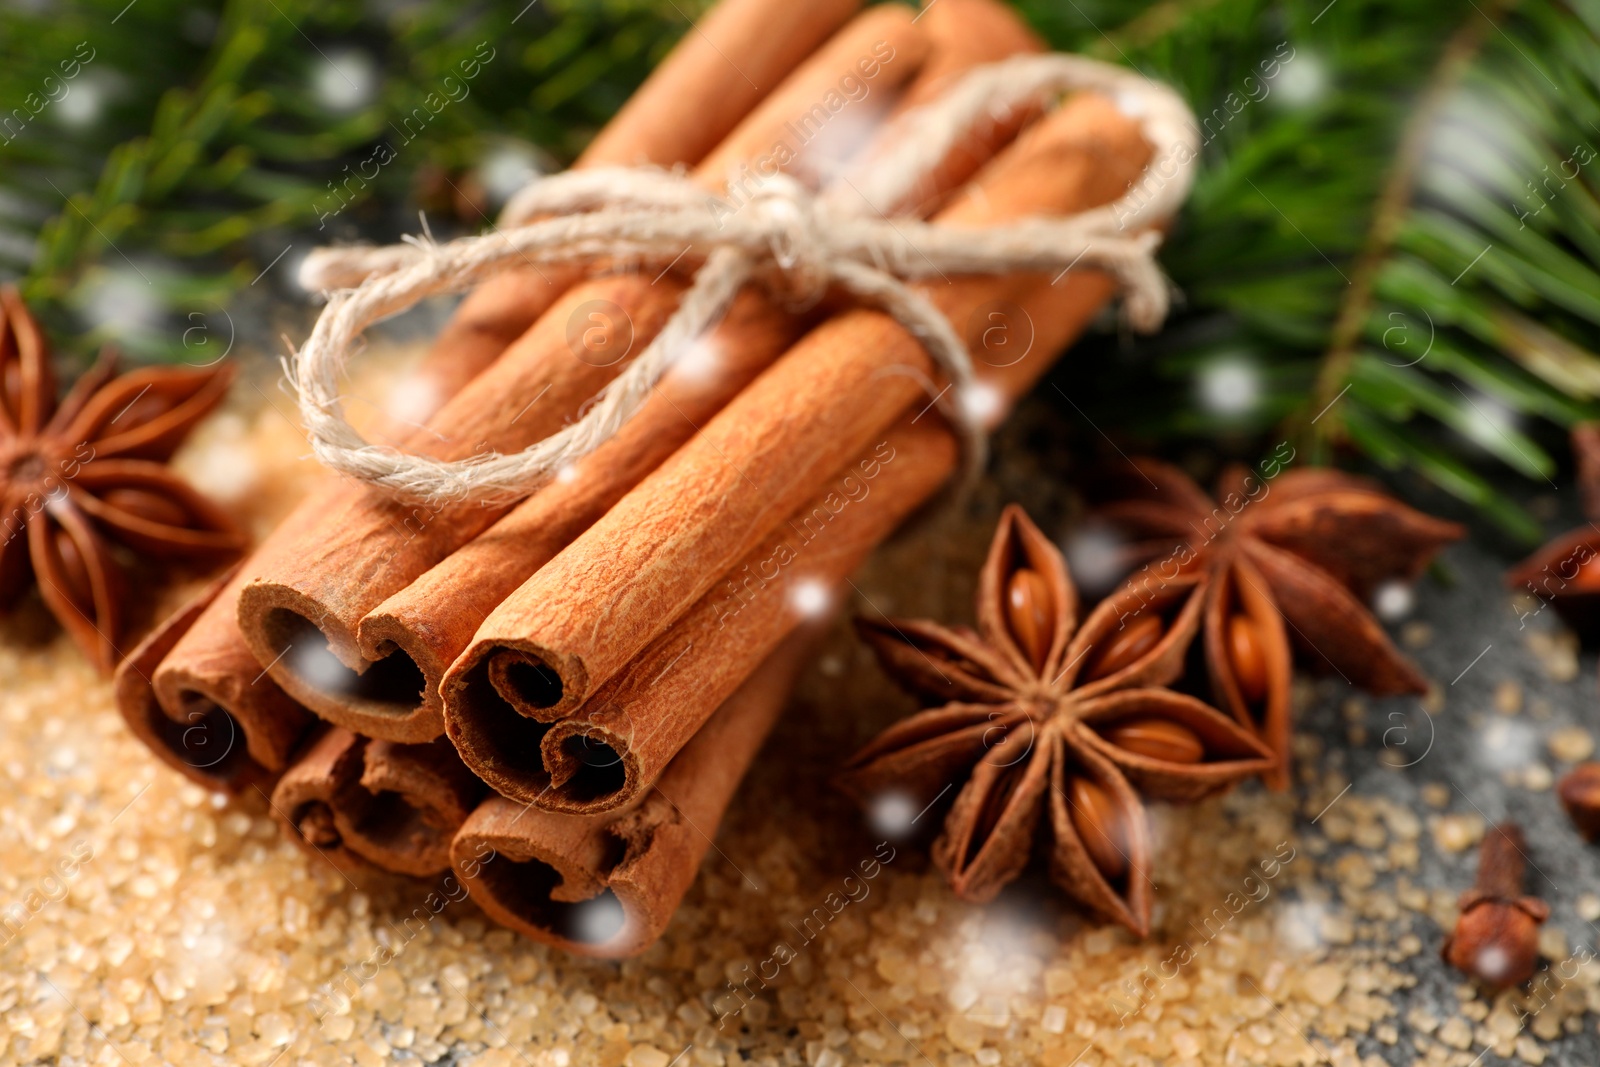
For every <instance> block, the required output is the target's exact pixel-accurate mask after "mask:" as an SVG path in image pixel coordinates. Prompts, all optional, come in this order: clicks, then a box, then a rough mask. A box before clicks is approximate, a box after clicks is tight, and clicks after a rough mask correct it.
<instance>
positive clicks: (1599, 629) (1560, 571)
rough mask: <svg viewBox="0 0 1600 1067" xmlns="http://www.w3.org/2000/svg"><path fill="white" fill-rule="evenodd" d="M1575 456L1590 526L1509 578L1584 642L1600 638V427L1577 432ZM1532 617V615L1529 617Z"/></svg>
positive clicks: (1537, 554)
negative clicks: (1544, 604)
mask: <svg viewBox="0 0 1600 1067" xmlns="http://www.w3.org/2000/svg"><path fill="white" fill-rule="evenodd" d="M1572 456H1573V459H1574V460H1575V461H1576V466H1577V481H1578V491H1579V495H1580V497H1581V499H1582V501H1583V514H1584V517H1585V518H1586V519H1587V520H1588V522H1587V523H1586V524H1585V525H1583V526H1579V527H1578V528H1577V529H1575V530H1571V531H1568V532H1567V533H1564V534H1562V535H1561V536H1559V537H1557V538H1555V539H1553V540H1551V541H1550V542H1549V543H1547V544H1545V545H1544V546H1543V547H1541V548H1540V549H1539V550H1538V551H1537V552H1535V553H1534V554H1533V555H1531V556H1529V557H1528V558H1527V559H1525V560H1523V561H1522V562H1521V563H1519V564H1517V565H1516V566H1515V567H1512V568H1511V569H1510V570H1509V571H1507V572H1506V585H1507V586H1509V587H1510V588H1512V589H1515V590H1519V591H1521V592H1525V593H1529V594H1531V595H1533V596H1535V597H1537V598H1538V599H1539V600H1540V601H1541V602H1542V603H1541V607H1542V604H1543V603H1548V604H1550V605H1552V606H1554V607H1555V609H1556V611H1557V612H1559V613H1560V614H1561V617H1562V618H1564V619H1566V620H1567V623H1568V624H1569V625H1570V626H1571V627H1572V628H1573V629H1574V630H1575V631H1577V633H1578V635H1579V636H1580V637H1583V638H1585V639H1589V640H1592V639H1594V638H1595V637H1596V636H1597V635H1600V423H1594V422H1588V423H1581V424H1579V425H1578V426H1575V427H1573V430H1572ZM1530 614H1531V613H1530Z"/></svg>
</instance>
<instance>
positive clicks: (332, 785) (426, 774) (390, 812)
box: [272, 726, 486, 876]
mask: <svg viewBox="0 0 1600 1067" xmlns="http://www.w3.org/2000/svg"><path fill="white" fill-rule="evenodd" d="M485 791H486V790H485V789H484V785H483V783H482V782H480V781H479V780H478V779H477V778H476V777H474V776H473V774H472V772H471V771H469V770H467V768H466V767H465V766H463V765H462V763H461V759H460V757H459V756H457V755H456V752H455V749H454V748H453V747H451V746H450V745H449V744H448V743H446V742H444V741H443V740H439V741H434V742H430V743H428V744H422V745H397V744H393V743H391V742H388V741H369V740H368V739H367V738H364V737H357V736H356V735H355V734H352V733H350V732H349V731H348V730H342V729H340V728H338V727H337V726H332V727H327V728H325V729H323V730H321V731H320V732H319V733H318V734H317V735H316V736H314V738H313V739H312V740H311V741H310V743H308V744H307V745H306V747H305V750H304V752H303V753H302V754H301V755H300V756H299V758H298V759H297V760H296V761H295V763H294V765H293V766H291V767H290V768H289V769H288V770H287V771H285V772H284V774H283V777H282V778H280V779H278V784H277V787H276V788H274V789H273V791H272V810H273V814H274V815H276V816H277V818H278V821H279V822H280V823H282V824H283V825H284V827H285V829H286V830H287V831H288V833H289V837H290V838H291V839H292V840H294V841H295V842H296V843H297V844H299V845H300V846H301V847H303V848H305V849H306V850H307V851H308V852H315V853H317V854H318V855H321V856H323V857H325V858H326V859H327V860H328V861H329V862H331V863H332V864H333V865H334V866H336V867H338V868H339V869H341V870H351V869H354V868H358V867H361V866H364V864H365V863H371V864H375V865H376V866H378V867H382V868H383V869H384V870H388V871H394V872H396V873H399V874H411V875H417V876H422V875H428V874H436V873H438V872H439V871H443V870H447V869H448V868H449V867H450V842H451V839H452V838H454V837H455V834H456V831H457V830H459V829H460V828H461V824H462V823H464V822H465V821H466V819H467V816H468V815H469V814H470V813H471V812H472V809H473V808H474V807H475V806H476V805H477V803H478V801H479V800H481V799H482V797H483V794H484V792H485Z"/></svg>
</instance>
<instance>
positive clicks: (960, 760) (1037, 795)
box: [841, 506, 1272, 935]
mask: <svg viewBox="0 0 1600 1067" xmlns="http://www.w3.org/2000/svg"><path fill="white" fill-rule="evenodd" d="M1206 581H1208V578H1207V577H1206V576H1205V575H1201V574H1194V575H1187V576H1184V577H1183V578H1182V579H1181V580H1180V581H1179V582H1178V583H1175V584H1174V586H1173V588H1172V589H1171V590H1169V591H1167V592H1166V593H1164V594H1162V595H1161V596H1159V597H1157V598H1156V599H1154V600H1151V601H1146V600H1143V599H1141V598H1140V596H1139V595H1138V594H1137V592H1136V591H1134V590H1132V589H1131V588H1124V589H1123V590H1121V591H1119V592H1118V593H1116V594H1113V595H1112V596H1111V597H1110V598H1108V599H1107V600H1106V601H1104V602H1102V603H1101V604H1100V605H1099V606H1098V607H1097V608H1096V609H1095V610H1094V611H1093V612H1091V613H1090V614H1089V616H1088V618H1087V619H1085V620H1084V622H1083V625H1082V626H1081V627H1080V626H1079V625H1078V596H1077V592H1076V590H1075V589H1074V588H1073V585H1072V580H1071V578H1070V576H1069V575H1068V573H1067V565H1066V562H1065V560H1063V559H1062V556H1061V553H1060V552H1059V551H1057V549H1056V547H1055V546H1054V545H1053V544H1051V543H1050V541H1049V539H1047V538H1046V537H1045V536H1044V535H1043V534H1042V533H1040V532H1039V530H1038V528H1037V527H1035V526H1034V525H1033V523H1032V522H1031V521H1029V519H1028V517H1027V516H1026V515H1025V514H1023V512H1022V510H1021V509H1020V508H1018V507H1015V506H1012V507H1009V508H1007V509H1006V511H1005V513H1004V514H1003V515H1002V516H1001V519H1000V526H999V529H998V530H996V531H995V536H994V542H993V544H992V545H991V546H990V549H989V558H988V561H987V562H986V563H985V564H984V567H983V571H982V573H981V574H980V576H979V583H978V595H977V622H978V629H977V631H976V632H974V631H972V630H969V629H965V628H958V629H952V628H949V627H945V626H941V625H939V624H938V623H934V622H926V621H907V620H887V621H882V622H879V621H868V620H858V622H857V625H858V627H859V629H860V631H861V633H862V635H863V637H865V638H866V640H867V641H868V642H869V643H870V644H871V645H872V647H873V650H874V651H875V652H876V653H877V655H878V658H879V660H880V662H881V663H882V664H883V666H884V668H885V669H886V670H888V672H889V673H890V674H892V675H894V676H895V678H896V679H897V680H898V681H900V682H901V683H902V684H903V685H905V686H906V687H907V688H909V689H912V690H913V691H915V692H917V693H920V694H922V695H924V696H926V697H929V698H931V699H932V700H934V701H947V702H948V703H945V704H944V705H943V706H942V707H938V708H935V709H934V710H931V711H924V712H921V713H919V714H916V715H913V716H911V717H910V718H907V719H905V720H903V721H901V722H899V723H896V724H895V725H893V726H891V727H890V728H889V729H887V730H885V731H884V732H883V733H882V734H880V735H879V736H878V737H877V739H876V740H874V741H873V742H872V743H870V744H869V745H867V746H866V747H865V748H864V749H862V750H861V751H860V752H858V753H857V754H856V755H855V756H854V757H852V758H851V760H850V761H849V763H848V764H847V765H846V768H845V771H844V773H843V775H842V781H841V784H842V785H843V786H844V787H845V789H846V790H848V791H849V792H850V793H852V794H853V795H855V796H856V797H857V798H858V799H860V800H862V801H868V802H870V801H871V800H872V799H873V798H875V797H880V796H884V795H890V794H897V793H898V794H902V795H904V794H909V795H910V796H911V797H912V798H914V799H915V800H916V801H917V802H919V803H921V802H929V803H931V802H932V801H935V800H938V799H939V798H940V797H942V796H943V795H944V794H945V793H947V792H948V791H949V790H950V789H951V788H952V787H955V788H958V790H959V791H958V792H957V794H956V798H955V801H954V804H953V806H952V807H951V809H950V812H949V814H948V816H947V817H946V819H945V823H944V830H943V833H942V834H941V835H940V837H939V839H938V840H937V841H936V842H935V843H934V846H933V859H934V862H935V863H936V864H937V865H938V866H939V868H940V869H941V870H942V871H944V873H945V876H946V877H947V878H948V879H949V881H950V884H951V886H952V887H953V888H954V889H955V891H956V894H957V895H958V896H960V897H962V898H964V899H967V900H974V901H983V900H988V899H991V898H992V897H993V896H994V895H995V894H996V893H998V892H999V891H1000V889H1001V887H1002V886H1004V885H1005V884H1006V883H1008V882H1010V881H1011V880H1012V879H1014V878H1015V877H1016V876H1017V875H1018V874H1019V873H1020V872H1021V870H1022V868H1023V867H1024V865H1025V864H1026V863H1027V860H1028V857H1029V854H1030V852H1031V851H1032V849H1033V845H1034V838H1035V835H1036V834H1037V832H1038V830H1039V825H1040V823H1041V821H1042V820H1043V818H1044V814H1045V811H1046V809H1048V812H1049V819H1048V822H1047V824H1046V825H1047V826H1048V830H1047V833H1046V837H1047V839H1048V842H1049V843H1048V844H1047V845H1046V846H1045V849H1044V851H1045V852H1046V854H1047V856H1048V861H1049V869H1050V875H1051V878H1052V879H1053V880H1054V881H1055V882H1056V884H1057V885H1059V886H1060V887H1061V888H1062V889H1063V890H1065V891H1066V892H1067V893H1068V894H1069V895H1070V896H1072V897H1073V898H1074V899H1076V900H1078V901H1079V902H1081V903H1083V904H1085V905H1087V906H1088V907H1089V908H1091V909H1092V910H1094V911H1095V912H1097V913H1099V914H1101V915H1103V916H1107V917H1109V918H1112V919H1115V920H1116V921H1117V922H1120V923H1122V924H1123V925H1124V926H1127V927H1128V928H1129V929H1131V930H1134V931H1136V932H1137V933H1139V934H1140V935H1143V934H1145V933H1147V932H1148V930H1149V925H1150V888H1151V881H1150V867H1151V854H1150V853H1151V833H1150V827H1149V822H1148V817H1147V814H1146V812H1145V801H1146V800H1167V801H1193V800H1197V799H1199V798H1201V797H1203V796H1207V795H1209V794H1211V793H1215V792H1218V791H1220V790H1222V789H1225V788H1227V787H1228V786H1230V785H1232V784H1233V783H1235V782H1237V781H1239V780H1240V779H1242V778H1245V777H1248V776H1250V775H1254V774H1260V773H1262V772H1264V771H1266V770H1268V769H1269V768H1271V766H1272V759H1271V754H1270V753H1269V752H1268V751H1267V749H1266V747H1265V746H1264V745H1262V744H1261V743H1260V742H1259V741H1258V740H1256V738H1255V737H1253V736H1252V735H1251V734H1250V733H1249V731H1247V730H1244V729H1242V728H1240V727H1239V726H1238V725H1236V724H1234V723H1232V722H1230V721H1229V720H1228V718H1227V717H1226V716H1224V715H1223V714H1221V713H1220V712H1218V711H1217V710H1216V709H1214V708H1211V707H1209V706H1207V705H1206V704H1204V703H1202V702H1201V701H1199V700H1197V699H1195V698H1194V697H1191V696H1186V695H1183V694H1180V693H1176V692H1173V691H1172V690H1170V689H1166V688H1163V687H1164V686H1165V685H1166V684H1167V683H1169V682H1171V681H1173V680H1174V679H1175V678H1177V677H1178V675H1179V674H1180V673H1181V672H1182V670H1183V662H1184V655H1185V653H1186V651H1187V649H1188V647H1189V643H1190V641H1191V640H1192V639H1193V637H1194V634H1195V630H1196V628H1197V627H1198V625H1199V622H1200V604H1201V601H1200V599H1199V598H1197V597H1194V596H1190V595H1189V594H1190V592H1191V590H1192V589H1194V588H1198V587H1201V586H1203V585H1204V583H1205V582H1206Z"/></svg>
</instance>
